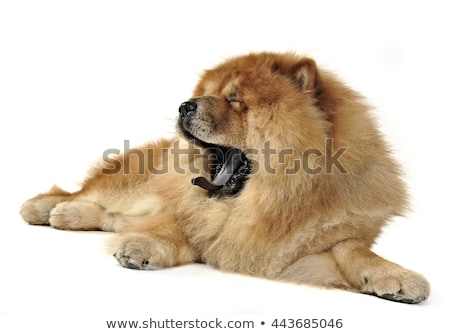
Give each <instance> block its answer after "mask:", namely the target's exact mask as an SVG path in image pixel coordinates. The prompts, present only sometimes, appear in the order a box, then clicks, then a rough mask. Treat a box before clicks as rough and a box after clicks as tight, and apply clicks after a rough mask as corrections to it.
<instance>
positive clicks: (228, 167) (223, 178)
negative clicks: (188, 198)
mask: <svg viewBox="0 0 450 334" xmlns="http://www.w3.org/2000/svg"><path fill="white" fill-rule="evenodd" d="M242 162H243V158H242V152H241V150H239V149H237V148H232V149H230V150H228V152H227V156H226V158H225V161H224V163H223V165H222V168H221V169H220V170H219V172H218V173H217V174H216V176H215V177H214V180H212V181H211V182H210V181H208V180H207V179H206V178H205V177H203V176H199V177H196V178H195V179H192V184H193V185H196V186H199V187H201V188H203V189H205V190H208V191H214V190H218V189H220V188H221V187H223V186H224V185H225V184H226V183H227V182H228V181H230V179H231V177H232V176H233V174H234V172H236V170H237V169H238V168H239V166H240V165H241V164H242Z"/></svg>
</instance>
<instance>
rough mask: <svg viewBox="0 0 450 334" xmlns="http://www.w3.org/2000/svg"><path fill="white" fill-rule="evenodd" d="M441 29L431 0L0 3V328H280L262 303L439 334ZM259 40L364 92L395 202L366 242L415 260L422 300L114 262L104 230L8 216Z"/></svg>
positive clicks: (443, 247)
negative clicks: (392, 173) (399, 197)
mask: <svg viewBox="0 0 450 334" xmlns="http://www.w3.org/2000/svg"><path fill="white" fill-rule="evenodd" d="M449 31H450V25H449V24H448V5H447V3H446V2H445V1H433V0H428V1H359V2H358V1H284V0H278V1H257V2H256V1H254V2H253V1H252V2H245V1H243V0H239V1H236V0H228V1H223V2H218V1H217V2H213V1H198V0H191V1H164V2H162V1H97V0H90V1H20V0H16V1H2V2H1V3H0V115H1V121H0V136H1V141H0V145H1V150H2V158H1V160H0V175H1V182H2V183H1V186H0V191H1V198H0V200H1V203H2V204H1V212H2V219H1V221H0V226H1V230H0V233H1V234H0V247H1V249H0V313H3V315H0V328H1V327H2V326H9V329H8V331H7V332H8V333H12V332H20V333H24V331H23V330H28V331H29V332H34V333H44V332H48V331H51V330H52V329H53V328H57V329H59V331H60V332H71V331H73V332H79V331H80V330H84V331H88V332H91V333H93V332H96V333H102V332H108V330H107V329H106V325H105V321H106V320H125V319H128V320H147V319H148V318H150V317H153V318H154V319H160V320H162V319H164V318H166V317H172V318H174V319H181V320H182V319H187V320H192V319H195V318H199V319H209V318H211V317H216V316H217V317H221V318H223V319H228V320H230V319H231V320H233V319H247V320H254V321H255V322H260V321H262V320H264V321H266V325H265V326H260V325H259V323H258V326H259V327H258V329H256V330H253V332H255V333H256V332H277V333H278V332H283V329H277V330H276V329H274V328H271V327H270V323H271V322H272V320H273V319H274V318H275V317H278V318H283V317H285V318H342V319H343V322H344V329H345V330H344V329H342V330H340V331H339V332H345V333H360V332H364V333H375V332H379V331H380V330H386V331H389V332H394V331H396V330H401V332H402V333H403V332H406V331H408V330H413V329H417V330H419V331H420V330H426V331H427V332H429V331H430V328H431V331H433V332H435V333H438V332H445V328H448V319H446V318H445V317H446V316H447V315H448V309H449V307H450V305H449V292H448V289H447V287H446V285H447V284H448V283H447V281H448V277H447V275H448V263H449V261H448V255H449V251H448V247H447V245H448V241H447V240H448V236H449V227H448V225H449V218H448V216H447V214H446V213H447V207H448V203H447V201H448V194H447V192H446V191H447V190H448V189H449V186H450V184H449V179H448V174H449V173H448V168H449V165H448V162H449V158H448V155H449V147H448V143H449V140H448V120H449V117H448V115H449V113H450V110H449V109H450V108H449V104H448V91H449V84H448V82H449V79H448V78H449V76H450V71H449V65H448V63H449V59H450V52H449V50H448V48H447V45H448V32H449ZM264 50H268V51H288V50H292V51H296V52H298V53H301V54H307V55H309V56H312V57H314V58H316V60H317V62H318V64H319V65H320V66H322V67H325V68H328V69H331V70H333V71H334V72H336V73H337V74H338V75H339V76H340V77H341V78H342V79H344V80H345V81H346V82H347V83H348V84H349V85H351V86H352V87H354V88H355V89H357V90H359V91H360V92H362V93H363V94H364V95H366V96H367V98H368V100H369V101H370V103H371V104H372V105H373V106H374V107H375V110H376V117H377V118H378V120H379V122H380V126H381V127H382V130H383V132H384V133H385V134H386V137H387V139H388V140H389V141H390V143H391V144H392V146H393V148H394V152H395V156H396V159H398V161H399V162H400V163H401V164H402V166H403V167H404V170H405V175H406V180H407V182H408V185H409V187H410V191H411V195H412V203H413V210H412V212H411V214H410V215H409V216H408V217H406V218H401V219H396V220H395V222H393V224H392V225H390V226H389V228H387V229H386V230H385V232H384V234H383V235H382V237H381V238H380V239H379V240H378V243H377V245H375V247H374V249H375V250H376V251H377V252H378V253H379V254H380V255H382V256H385V257H387V258H388V259H390V260H392V261H396V262H398V263H400V264H402V265H403V266H405V267H408V268H411V269H414V270H416V271H418V272H421V273H423V274H424V275H425V276H426V277H427V278H428V279H429V280H430V282H431V285H432V294H431V297H430V298H429V300H428V301H427V302H425V303H422V304H420V305H404V304H398V303H392V302H387V301H384V300H381V299H377V298H375V297H371V296H365V295H359V294H352V293H347V292H341V291H328V290H321V289H316V288H311V287H306V286H295V285H289V284H281V283H275V282H268V281H265V280H259V279H254V278H249V277H242V276H240V275H232V274H224V273H220V272H218V271H216V270H213V269H211V268H209V267H206V266H202V265H190V266H185V267H180V268H172V269H167V270H162V271H158V272H144V271H135V270H127V269H123V268H121V267H120V266H119V265H118V264H117V263H116V261H115V260H114V258H113V257H112V256H111V255H110V254H107V253H106V251H105V249H104V243H105V242H106V241H107V240H108V238H109V237H110V235H109V234H107V233H102V232H65V231H58V230H54V229H52V228H46V227H34V226H28V225H27V224H25V223H24V222H22V220H21V218H20V216H19V215H18V212H19V208H20V205H21V203H22V202H24V201H25V200H26V199H28V198H29V197H32V196H34V195H35V194H36V193H38V192H41V191H45V190H47V189H48V188H49V187H50V186H51V185H52V184H54V183H57V184H59V185H61V186H63V187H65V188H67V189H70V190H72V189H76V184H77V182H79V181H81V180H82V179H83V176H84V173H85V171H86V169H87V168H88V167H89V165H90V163H92V162H93V161H95V160H96V159H98V158H99V157H100V156H101V153H102V152H103V151H104V150H106V149H108V148H118V149H122V148H123V141H124V140H126V139H128V140H130V142H131V145H134V144H136V145H137V144H140V143H143V142H144V141H146V140H149V139H152V138H158V137H160V136H166V137H167V136H170V135H171V134H172V133H173V131H174V126H173V125H174V122H173V121H174V119H175V118H176V116H177V110H178V106H179V104H180V103H181V102H183V101H185V100H187V99H188V98H189V97H190V94H191V91H192V89H193V86H194V85H195V83H196V80H197V78H198V75H199V74H200V73H201V71H202V69H204V68H208V67H210V66H213V65H215V64H217V63H219V62H220V61H222V60H223V59H224V58H226V57H228V56H231V55H236V54H242V53H247V52H249V51H264ZM444 311H445V312H444ZM140 331H141V332H144V331H145V330H144V329H140V330H139V329H135V330H131V332H140ZM147 331H149V329H147ZM178 331H179V330H178ZM248 331H250V332H252V330H248ZM286 331H287V330H286ZM291 331H292V330H291ZM329 331H330V332H333V333H334V332H338V330H337V329H334V330H329ZM124 332H125V331H124ZM153 332H156V331H155V330H153ZM161 332H164V333H165V332H168V330H165V331H164V330H161ZM5 333H6V332H5Z"/></svg>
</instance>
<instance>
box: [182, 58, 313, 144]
mask: <svg viewBox="0 0 450 334" xmlns="http://www.w3.org/2000/svg"><path fill="white" fill-rule="evenodd" d="M315 85H316V65H315V62H314V61H313V60H312V59H309V58H304V57H299V56H296V55H294V54H290V53H288V54H274V53H258V54H249V55H246V56H240V57H235V58H231V59H229V60H227V61H225V62H224V63H222V64H221V65H219V66H217V67H216V68H213V69H210V70H207V71H205V72H204V73H203V75H202V77H201V79H200V81H199V83H198V85H197V87H196V88H195V90H194V96H193V97H192V98H191V99H190V100H189V101H187V102H184V103H182V104H181V106H180V109H179V111H180V115H179V120H178V129H179V132H180V133H181V134H182V135H183V136H184V137H185V138H187V139H190V140H194V141H195V142H196V143H197V144H198V145H200V146H206V147H209V146H210V145H215V146H223V147H234V148H238V149H240V150H246V149H251V148H255V147H254V146H255V145H257V146H261V145H260V144H262V143H264V142H266V141H267V140H277V139H279V138H276V137H283V138H286V141H288V142H289V141H290V139H289V137H290V134H289V129H288V128H287V127H290V128H292V129H297V130H295V131H297V132H298V126H296V124H295V123H301V118H302V115H301V114H302V113H308V111H309V110H310V109H311V105H312V104H314V91H315V88H316V87H315ZM299 125H300V124H299ZM280 131H281V132H280ZM293 131H294V130H293ZM293 135H294V134H293ZM296 135H297V136H298V133H297V134H296ZM258 142H259V143H258Z"/></svg>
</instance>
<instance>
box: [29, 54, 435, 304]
mask: <svg viewBox="0 0 450 334" xmlns="http://www.w3.org/2000/svg"><path fill="white" fill-rule="evenodd" d="M194 100H195V101H196V103H197V105H198V113H199V115H200V116H201V117H199V118H198V119H196V122H197V123H196V124H195V126H196V127H195V129H194V132H195V133H193V134H194V135H195V136H196V137H197V138H199V139H201V140H203V141H205V142H208V143H214V144H219V145H222V146H229V147H237V148H240V149H242V150H251V151H249V152H251V153H252V154H249V158H251V159H252V160H253V162H254V165H255V166H259V168H258V169H255V170H254V172H253V173H252V174H251V175H250V177H249V179H248V180H247V182H246V184H245V186H244V188H243V189H242V191H241V192H240V193H239V194H238V195H236V196H229V197H223V198H216V197H208V194H207V192H206V191H205V190H203V189H201V188H199V187H196V186H193V185H191V179H192V178H194V177H197V176H199V175H198V173H196V172H195V171H193V168H188V167H187V166H188V165H189V166H191V167H192V166H196V167H198V168H199V170H201V174H203V176H205V177H208V174H207V169H205V163H206V162H205V161H204V158H203V156H202V155H200V154H198V152H199V151H202V150H203V149H201V148H199V147H194V146H193V145H189V143H188V141H187V140H185V139H183V138H182V137H181V136H177V137H176V138H173V139H172V140H162V141H159V142H154V143H151V144H149V145H147V146H143V147H141V148H139V150H140V151H142V152H143V154H144V156H145V159H144V161H148V160H147V159H148V154H149V153H148V152H152V153H151V154H152V161H153V165H154V166H158V167H161V166H162V164H166V165H167V166H166V167H167V168H168V172H167V173H164V174H153V173H151V168H149V166H148V165H145V166H144V167H145V168H144V169H143V172H142V170H140V167H142V165H139V161H138V160H139V155H138V154H133V153H129V154H128V155H129V156H128V157H124V156H120V157H119V158H118V159H119V161H120V162H121V163H123V162H124V159H125V158H126V159H128V160H127V161H128V162H129V163H130V164H131V169H130V173H129V174H125V173H124V172H123V170H122V172H120V173H116V174H114V175H108V174H105V173H103V172H102V168H106V167H108V165H107V164H106V165H104V166H99V167H98V168H96V169H94V170H93V171H92V173H91V175H90V176H89V177H88V178H87V180H86V181H85V183H84V185H83V187H82V189H81V190H80V191H78V192H76V193H73V194H70V193H67V192H64V191H62V190H61V189H59V188H57V187H54V188H52V189H51V190H50V191H49V192H47V193H45V194H40V195H38V196H36V197H34V198H32V199H30V200H28V201H27V202H26V203H25V204H24V205H23V206H22V210H21V214H22V217H23V218H24V220H26V221H27V222H29V223H30V224H50V225H52V226H54V227H56V228H60V229H71V230H79V229H82V230H105V231H115V232H120V233H119V234H118V235H117V237H115V238H114V240H113V242H112V245H111V248H112V253H114V254H115V256H116V258H117V259H118V261H119V262H120V263H121V264H122V265H124V266H128V267H133V268H140V269H157V268H163V267H168V266H174V265H180V264H183V263H189V262H200V261H201V262H206V263H208V264H211V265H213V266H215V267H217V268H219V269H221V270H224V271H232V272H239V273H244V274H250V275H255V276H259V277H266V278H270V279H277V280H283V281H290V282H296V283H307V284H314V285H319V286H325V287H337V288H344V289H348V290H351V291H358V292H363V293H369V294H375V295H377V296H380V297H383V298H387V299H390V300H396V301H403V302H410V303H416V302H420V301H422V300H425V299H426V298H427V297H428V295H429V284H428V282H427V281H426V280H425V279H424V278H423V277H422V276H421V275H419V274H417V273H415V272H412V271H409V270H407V269H404V268H402V267H401V266H399V265H397V264H394V263H392V262H389V261H387V260H384V259H382V258H381V257H379V256H377V255H376V254H374V253H373V252H372V251H371V250H370V246H371V245H372V244H373V242H374V240H375V239H376V237H377V236H378V235H379V233H380V231H381V228H382V227H383V226H384V225H385V224H386V222H387V221H388V220H389V219H390V218H391V217H393V216H396V215H401V214H403V213H404V212H405V210H406V209H407V200H406V194H405V187H404V184H403V182H402V181H401V177H400V172H399V168H398V166H397V165H396V163H395V162H394V160H393V159H392V157H391V156H390V152H389V148H388V147H387V145H386V144H385V142H384V140H383V139H382V136H381V135H380V133H379V132H378V130H377V129H376V126H375V124H374V121H373V120H372V118H371V116H370V114H369V108H368V106H367V105H366V104H365V102H364V100H363V99H362V98H361V96H359V95H358V94H357V93H355V92H354V91H353V90H351V89H350V88H348V87H347V86H345V85H344V84H342V83H341V82H340V81H339V80H337V79H336V78H335V77H334V76H333V75H332V74H330V73H328V72H326V71H323V70H320V69H318V68H317V67H316V64H315V62H314V61H313V60H311V59H309V58H306V57H300V56H297V55H295V54H291V53H287V54H274V53H258V54H250V55H247V56H241V57H236V58H231V59H229V60H227V61H225V62H224V63H222V64H220V65H219V66H217V67H216V68H214V69H212V70H208V71H205V72H204V74H203V75H202V77H201V79H200V82H199V83H198V85H197V87H196V88H195V90H194ZM327 138H331V139H332V145H333V146H332V149H333V151H334V152H336V151H338V150H339V149H340V148H345V152H344V153H343V154H342V155H341V156H340V158H339V161H340V163H341V164H342V165H343V166H344V167H345V169H346V172H345V173H343V172H342V171H339V170H337V169H336V168H335V167H334V168H333V169H332V170H331V171H328V172H325V165H326V161H325V160H324V156H312V157H310V158H311V159H309V160H308V166H312V167H322V169H323V170H322V172H321V173H316V174H308V173H305V172H304V171H299V172H297V173H295V174H289V173H287V172H286V170H287V169H289V168H291V167H292V166H293V165H294V160H301V158H302V154H303V152H305V151H306V150H308V149H311V148H313V149H319V150H322V151H323V150H324V149H325V140H326V139H327ZM268 141H270V147H271V148H272V149H274V150H275V152H277V153H276V154H273V155H271V156H269V158H268V156H267V155H265V154H263V153H262V152H263V149H264V147H265V146H264V145H265V143H267V142H268ZM175 145H180V146H181V147H182V148H184V149H186V152H188V153H186V154H182V155H178V156H177V155H174V154H171V152H173V151H171V149H172V148H173V147H174V146H175ZM286 148H289V149H291V150H292V152H294V153H293V154H290V155H288V156H286V157H285V158H284V159H280V157H279V155H278V153H279V152H280V151H282V150H283V149H286ZM149 149H151V151H149ZM178 163H179V165H180V166H181V167H184V171H185V172H184V173H180V171H179V170H176V168H175V167H176V165H177V164H178ZM267 165H269V167H270V168H272V169H273V170H274V171H275V172H274V173H268V172H267V171H266V170H265V168H264V166H267ZM109 167H110V166H109ZM141 169H142V168H141Z"/></svg>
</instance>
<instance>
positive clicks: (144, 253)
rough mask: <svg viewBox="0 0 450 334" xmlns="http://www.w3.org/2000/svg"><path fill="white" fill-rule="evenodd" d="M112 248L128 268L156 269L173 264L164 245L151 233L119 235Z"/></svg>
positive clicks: (117, 258)
mask: <svg viewBox="0 0 450 334" xmlns="http://www.w3.org/2000/svg"><path fill="white" fill-rule="evenodd" d="M110 248H111V249H112V251H113V253H114V254H113V255H114V257H115V258H116V260H117V261H118V262H119V263H120V264H121V265H122V266H124V267H126V268H130V269H144V270H155V269H161V268H164V267H168V266H170V265H171V261H170V259H169V257H168V254H166V252H165V251H164V248H165V247H164V245H163V244H161V243H160V242H159V241H158V240H157V239H156V238H153V237H152V236H151V235H149V234H141V233H126V234H123V235H119V236H118V237H116V238H115V239H114V240H113V243H112V245H111V247H110Z"/></svg>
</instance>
